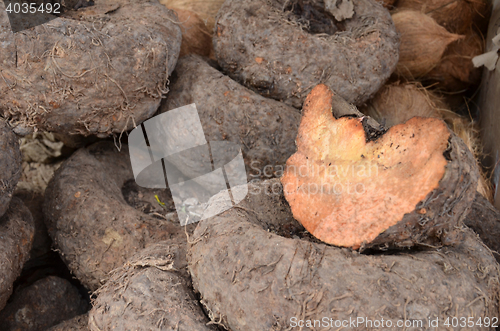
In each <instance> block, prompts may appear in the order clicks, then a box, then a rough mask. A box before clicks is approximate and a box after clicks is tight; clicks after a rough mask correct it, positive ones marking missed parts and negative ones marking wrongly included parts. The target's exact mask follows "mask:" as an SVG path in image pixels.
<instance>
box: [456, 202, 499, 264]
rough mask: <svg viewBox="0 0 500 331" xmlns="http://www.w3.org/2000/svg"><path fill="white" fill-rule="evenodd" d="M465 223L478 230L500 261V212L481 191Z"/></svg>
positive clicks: (475, 230)
mask: <svg viewBox="0 0 500 331" xmlns="http://www.w3.org/2000/svg"><path fill="white" fill-rule="evenodd" d="M464 224H465V225H467V226H468V227H470V228H471V229H472V230H474V232H476V233H477V234H478V235H479V237H480V238H481V240H482V241H483V242H484V243H485V245H486V246H488V247H489V248H490V249H491V250H493V251H495V252H497V253H496V254H495V257H496V258H497V261H499V262H500V254H499V252H500V241H499V240H498V238H500V212H499V211H498V209H496V208H495V207H494V206H493V205H492V204H491V203H490V202H489V201H488V200H487V199H486V198H485V197H483V196H482V195H481V194H480V193H476V198H475V199H474V202H473V203H472V208H471V210H470V212H469V214H468V215H467V217H466V218H465V219H464Z"/></svg>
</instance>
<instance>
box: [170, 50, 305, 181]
mask: <svg viewBox="0 0 500 331" xmlns="http://www.w3.org/2000/svg"><path fill="white" fill-rule="evenodd" d="M208 86H209V87H210V88H207V87H208ZM192 103H195V104H196V107H197V109H198V115H199V117H200V122H201V125H202V127H203V131H204V133H205V138H206V140H207V141H223V140H227V141H231V142H234V143H236V144H238V146H239V147H241V149H242V152H243V158H244V160H245V165H246V170H247V173H248V175H250V176H249V179H255V178H264V177H266V176H267V177H268V178H269V177H274V176H275V175H274V174H273V172H272V171H271V170H270V169H272V170H276V171H278V172H279V170H280V167H281V170H282V169H284V165H285V163H286V160H287V159H288V158H289V157H290V155H292V154H293V153H294V152H295V143H294V140H295V137H296V136H297V130H298V127H299V123H300V113H299V111H297V110H296V109H295V108H293V107H290V106H287V105H285V104H283V103H280V102H277V101H275V100H272V99H266V98H264V97H262V96H260V95H258V94H256V93H254V92H252V91H250V90H248V89H247V88H245V87H243V86H241V85H240V84H238V83H237V82H235V81H234V80H232V79H231V78H229V77H227V76H225V75H223V74H222V73H220V72H219V71H218V70H217V69H215V68H213V67H211V66H210V65H209V64H208V63H206V62H205V61H204V60H203V59H202V58H200V57H198V56H194V55H192V56H186V57H183V58H181V59H180V60H179V62H178V65H177V67H176V68H175V72H174V75H173V79H172V83H171V89H170V92H169V94H168V97H167V100H166V102H165V103H164V104H163V105H162V108H161V111H162V112H165V111H168V110H171V109H175V108H178V107H181V106H185V105H189V104H192ZM161 130H163V131H167V132H169V133H170V134H171V135H172V136H173V137H178V136H182V135H183V134H184V133H183V132H182V130H183V128H179V127H176V126H175V125H174V124H172V123H162V124H161ZM166 143H168V142H166ZM193 159H196V158H193ZM189 162H190V160H189V158H186V159H185V160H183V162H182V163H181V164H179V165H178V167H179V169H181V171H183V172H187V171H192V172H196V171H199V165H198V164H190V163H189ZM190 168H192V169H190ZM189 175H190V178H194V177H196V176H194V175H192V174H189ZM279 175H281V174H278V176H279Z"/></svg>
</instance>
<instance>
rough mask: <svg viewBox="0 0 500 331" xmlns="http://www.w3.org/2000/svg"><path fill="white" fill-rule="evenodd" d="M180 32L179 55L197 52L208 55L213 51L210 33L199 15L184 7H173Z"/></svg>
mask: <svg viewBox="0 0 500 331" xmlns="http://www.w3.org/2000/svg"><path fill="white" fill-rule="evenodd" d="M174 10H175V12H176V13H177V17H178V19H179V26H180V28H181V32H182V43H181V52H180V53H179V57H180V56H184V55H188V54H198V55H202V56H206V57H208V56H210V54H211V53H213V46H212V34H211V32H210V30H209V29H208V28H207V26H206V25H205V23H204V22H203V20H202V19H201V17H200V16H199V15H197V14H196V13H194V12H192V11H190V10H184V9H177V8H174Z"/></svg>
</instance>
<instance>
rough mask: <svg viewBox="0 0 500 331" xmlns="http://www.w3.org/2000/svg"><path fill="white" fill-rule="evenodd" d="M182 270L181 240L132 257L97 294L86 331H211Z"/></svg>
mask: <svg viewBox="0 0 500 331" xmlns="http://www.w3.org/2000/svg"><path fill="white" fill-rule="evenodd" d="M186 266H187V262H186V244H185V240H184V243H180V244H179V243H176V242H175V241H169V242H161V243H157V244H154V245H151V246H149V247H148V248H146V249H144V250H143V251H141V252H139V253H138V254H136V255H134V256H133V257H132V258H131V259H130V260H129V261H128V262H127V263H126V264H125V265H124V266H123V267H121V268H119V269H117V270H115V271H113V274H112V275H111V277H110V279H109V281H108V282H106V284H105V285H104V286H103V287H101V288H100V289H99V290H98V296H97V299H96V300H95V302H94V307H93V308H92V310H91V311H90V313H89V327H90V330H92V331H111V330H144V331H146V330H156V329H157V328H158V327H160V326H161V329H162V330H190V331H211V330H216V328H215V327H214V326H210V325H208V326H207V325H206V324H207V323H208V322H210V320H208V318H207V317H206V316H205V315H204V313H203V310H202V309H201V306H200V303H199V302H198V301H197V299H196V297H195V294H194V292H193V289H192V285H191V279H190V276H189V274H188V273H187V269H186ZM123 284H127V286H125V287H124V286H123Z"/></svg>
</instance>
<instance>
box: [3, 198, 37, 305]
mask: <svg viewBox="0 0 500 331" xmlns="http://www.w3.org/2000/svg"><path fill="white" fill-rule="evenodd" d="M34 233H35V224H34V221H33V217H32V216H31V213H30V211H29V209H28V208H27V207H26V206H25V205H24V204H23V202H22V201H21V200H19V199H18V198H12V200H11V202H10V205H9V209H8V210H7V212H6V213H5V214H4V215H3V216H2V217H0V238H2V240H0V256H1V258H0V275H2V277H0V310H1V309H2V308H3V307H4V306H5V304H6V303H7V299H8V298H9V296H10V295H11V293H12V284H13V283H14V281H15V280H16V278H17V277H18V276H19V275H20V273H21V269H22V268H23V265H24V263H25V262H26V261H27V260H28V258H29V253H30V250H31V247H32V244H33V237H34Z"/></svg>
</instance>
